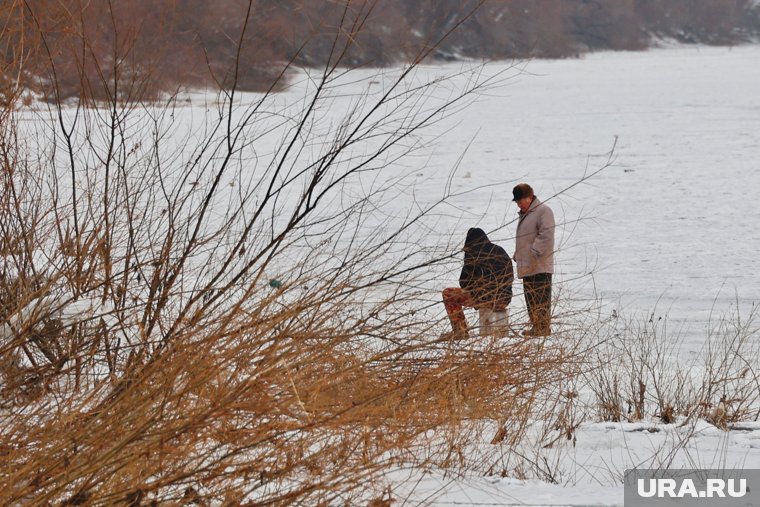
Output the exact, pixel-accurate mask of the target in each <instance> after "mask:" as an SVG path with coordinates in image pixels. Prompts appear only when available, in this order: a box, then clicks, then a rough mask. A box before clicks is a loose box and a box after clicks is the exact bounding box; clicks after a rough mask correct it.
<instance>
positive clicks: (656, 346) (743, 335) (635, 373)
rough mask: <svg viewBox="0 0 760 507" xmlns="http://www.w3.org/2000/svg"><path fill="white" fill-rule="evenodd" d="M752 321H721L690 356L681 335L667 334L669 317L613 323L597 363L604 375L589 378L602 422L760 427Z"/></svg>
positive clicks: (726, 317) (749, 318) (602, 341)
mask: <svg viewBox="0 0 760 507" xmlns="http://www.w3.org/2000/svg"><path fill="white" fill-rule="evenodd" d="M755 322H756V321H755V315H754V313H752V314H750V315H748V316H746V317H745V318H741V317H740V312H739V310H738V305H737V309H736V310H735V314H734V315H733V316H732V315H731V314H727V315H724V316H722V317H720V318H718V319H717V321H716V323H713V324H711V326H710V328H709V329H707V335H706V337H705V341H704V346H703V347H702V348H701V350H694V351H693V353H692V354H687V353H686V351H685V348H686V345H685V343H684V342H683V335H681V334H680V332H676V333H673V332H671V331H670V330H669V328H668V318H667V315H657V314H656V313H655V312H653V313H652V314H651V315H649V316H647V318H646V319H641V320H638V321H637V320H631V321H626V320H624V319H623V317H622V316H620V315H616V317H615V318H613V319H611V320H610V322H609V323H608V325H607V326H604V327H603V328H602V329H603V331H602V332H601V334H600V337H599V343H600V346H599V347H598V348H597V351H596V354H597V355H596V358H595V361H597V362H598V364H600V365H605V366H604V367H599V368H597V369H592V370H591V371H590V373H588V374H587V375H586V379H587V382H588V385H589V387H590V388H591V390H592V391H593V393H594V398H595V400H596V401H595V403H596V406H597V417H598V418H599V419H601V420H605V421H638V420H642V419H645V418H651V417H658V418H659V419H660V420H662V421H663V422H665V423H674V422H676V420H677V418H678V417H681V418H686V420H689V419H691V418H703V419H706V420H708V421H709V422H711V423H713V424H715V425H717V426H719V427H723V428H726V427H727V425H728V424H729V423H732V422H739V421H746V420H750V419H756V418H757V416H758V410H760V406H758V401H759V400H760V384H759V383H758V381H757V375H756V373H755V372H756V370H757V367H758V365H757V361H756V357H757V351H756V345H755V344H754V338H755V337H756V335H757V327H756V324H755Z"/></svg>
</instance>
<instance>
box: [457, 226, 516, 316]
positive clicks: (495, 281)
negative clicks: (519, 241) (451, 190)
mask: <svg viewBox="0 0 760 507" xmlns="http://www.w3.org/2000/svg"><path fill="white" fill-rule="evenodd" d="M513 280H514V271H513V270H512V259H510V258H509V255H508V254H507V252H506V251H504V249H503V248H502V247H500V246H499V245H494V244H493V243H491V241H490V240H489V239H488V236H486V233H485V232H483V230H482V229H478V228H472V229H470V230H469V231H467V238H466V239H465V242H464V266H463V267H462V273H461V274H460V275H459V286H460V287H462V288H463V289H464V290H466V291H467V292H469V293H470V296H471V297H472V298H473V300H474V301H475V304H476V305H477V306H479V307H481V306H484V307H490V308H493V309H495V310H500V309H504V308H506V307H507V306H509V303H511V302H512V281H513Z"/></svg>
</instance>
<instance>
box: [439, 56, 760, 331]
mask: <svg viewBox="0 0 760 507" xmlns="http://www.w3.org/2000/svg"><path fill="white" fill-rule="evenodd" d="M758 90H760V46H748V47H735V48H704V47H700V48H677V49H658V50H654V51H649V52H640V53H601V54H591V55H588V56H586V57H584V58H582V59H579V60H561V61H532V62H528V63H526V64H525V65H524V66H523V71H522V73H520V74H519V75H516V76H514V77H512V78H510V79H509V80H507V81H505V82H504V83H503V84H502V85H500V86H499V87H498V88H496V89H494V90H492V91H491V92H490V93H489V94H488V96H487V97H483V98H482V99H481V100H479V101H478V102H476V103H475V104H473V105H472V106H470V107H469V108H467V109H466V110H465V111H463V112H462V113H461V114H460V115H459V116H458V119H459V120H461V123H460V124H459V127H458V128H457V129H455V130H454V131H453V132H450V133H447V134H446V135H445V137H444V139H442V140H441V142H440V143H439V144H440V146H441V148H439V149H438V150H439V154H443V155H447V156H448V160H449V162H451V161H452V160H453V159H454V157H456V156H459V154H460V153H461V152H462V151H464V150H465V148H466V145H467V144H468V143H471V146H470V147H469V149H468V150H467V153H466V155H465V156H464V159H463V161H462V165H461V169H460V170H459V172H458V173H457V176H459V179H458V180H456V185H458V186H460V187H461V188H465V187H467V186H468V185H472V186H473V187H475V186H477V185H480V184H483V183H484V182H487V181H491V180H493V181H497V180H498V181H503V180H510V181H511V182H518V181H522V180H525V181H528V182H530V183H532V184H533V186H534V188H535V189H536V192H537V194H538V195H539V196H540V197H542V198H548V197H550V196H552V195H554V194H557V193H560V192H563V190H564V189H566V188H567V187H570V186H571V185H572V184H573V183H574V182H576V181H577V180H579V179H580V178H581V177H582V176H583V175H584V173H586V172H591V171H593V170H595V169H597V168H599V167H601V166H602V165H604V161H605V160H606V157H605V156H604V153H605V152H608V151H609V150H610V148H611V147H612V146H613V143H614V140H615V138H617V146H616V149H615V158H614V161H613V164H612V166H610V167H608V168H607V169H605V170H604V171H602V172H601V173H600V174H598V175H597V176H595V177H593V178H591V179H590V180H589V181H587V182H585V183H583V184H581V185H578V186H575V187H573V188H570V189H569V190H567V191H565V192H564V193H561V195H559V196H557V197H555V198H552V200H551V201H550V202H551V203H552V204H553V207H554V209H555V214H556V215H557V221H558V223H564V224H565V225H564V226H563V227H562V229H561V230H560V231H559V232H558V237H559V238H560V239H561V242H560V245H561V250H560V253H559V255H558V256H557V263H558V265H557V268H558V274H557V275H556V276H557V280H558V281H559V282H560V283H562V282H563V281H564V282H565V283H566V285H567V286H568V288H572V290H573V291H574V292H575V291H581V292H583V291H585V292H586V293H590V292H591V291H592V290H595V291H596V292H597V293H598V294H599V295H600V296H601V297H602V299H603V300H604V301H605V302H606V303H608V304H610V305H619V306H621V307H623V309H624V310H625V311H626V312H628V313H637V312H639V311H641V312H648V311H650V310H652V309H654V308H655V305H656V307H657V311H658V312H659V313H660V314H663V313H667V314H668V315H669V317H670V318H672V319H675V320H677V321H678V320H686V321H689V322H691V323H692V324H699V325H701V324H702V323H704V322H705V321H706V319H707V318H708V316H709V315H710V312H711V311H712V309H713V307H715V308H716V309H718V310H719V313H720V312H722V311H724V310H725V309H727V308H729V307H731V306H732V305H734V304H735V303H736V302H737V300H738V301H739V305H740V307H741V308H742V312H743V313H745V314H746V313H747V312H749V311H750V309H751V308H752V305H753V303H757V302H758V301H759V300H760V294H759V292H760V261H758V255H757V250H758V246H760V230H758V221H759V219H760V208H759V207H758V203H757V197H758V194H760V172H759V171H758V163H759V161H760V91H758ZM443 146H445V149H444V148H443ZM445 158H446V157H444V159H445ZM508 190H509V189H508V188H503V189H501V190H500V192H501V195H499V194H498V193H497V194H496V195H492V193H493V192H492V191H491V190H488V191H481V192H480V193H479V194H478V195H479V198H478V199H475V200H473V202H471V203H469V204H468V206H469V207H470V208H471V209H472V211H474V212H476V214H477V211H478V206H481V205H482V203H484V202H487V201H488V200H489V199H491V198H492V199H494V200H493V202H491V204H490V207H489V209H488V212H487V215H486V216H484V217H483V218H482V219H481V220H480V224H481V225H482V226H484V227H485V228H486V229H489V230H493V229H494V228H496V227H499V226H502V225H504V224H506V223H508V222H509V221H511V220H512V219H514V217H515V216H516V211H517V210H516V207H515V206H514V205H512V204H511V203H509V202H508V201H509V198H510V195H508ZM486 192H488V195H486ZM513 229H514V227H513V225H507V227H506V228H505V229H504V230H503V232H499V233H498V234H497V239H498V241H499V242H501V243H502V244H503V245H504V246H505V247H506V248H507V251H512V250H511V249H512V248H513V245H514V240H513V239H512V234H513ZM449 232H451V233H452V234H462V231H454V230H452V231H449ZM588 273H593V276H585V275H586V274H588ZM579 277H580V278H579ZM737 298H738V299H737ZM658 301H659V302H658Z"/></svg>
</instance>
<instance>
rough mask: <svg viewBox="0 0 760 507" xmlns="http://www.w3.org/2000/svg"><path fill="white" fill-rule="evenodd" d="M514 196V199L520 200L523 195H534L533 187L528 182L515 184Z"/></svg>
mask: <svg viewBox="0 0 760 507" xmlns="http://www.w3.org/2000/svg"><path fill="white" fill-rule="evenodd" d="M512 196H513V197H514V198H513V199H512V200H513V201H519V200H520V199H522V198H523V197H533V187H531V186H530V185H528V184H527V183H520V184H519V185H515V188H513V189H512Z"/></svg>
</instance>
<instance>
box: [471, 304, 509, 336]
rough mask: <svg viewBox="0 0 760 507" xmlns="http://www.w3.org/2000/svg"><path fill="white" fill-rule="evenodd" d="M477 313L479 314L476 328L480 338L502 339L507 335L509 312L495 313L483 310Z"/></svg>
mask: <svg viewBox="0 0 760 507" xmlns="http://www.w3.org/2000/svg"><path fill="white" fill-rule="evenodd" d="M478 313H479V314H480V315H479V319H480V322H479V326H478V332H479V334H480V336H482V337H485V336H495V337H503V336H506V335H507V332H508V331H509V310H505V311H503V312H497V311H494V310H488V309H485V308H484V309H481V310H480V311H479V312H478Z"/></svg>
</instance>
